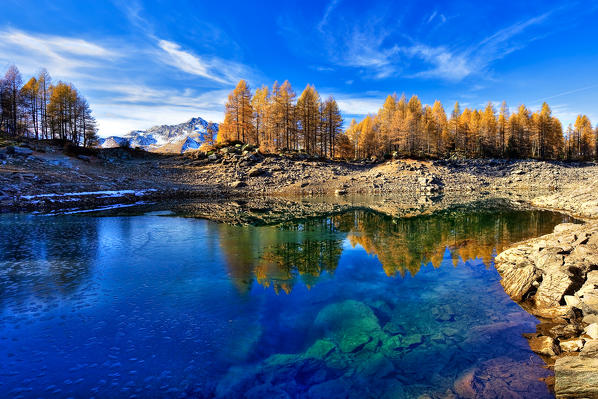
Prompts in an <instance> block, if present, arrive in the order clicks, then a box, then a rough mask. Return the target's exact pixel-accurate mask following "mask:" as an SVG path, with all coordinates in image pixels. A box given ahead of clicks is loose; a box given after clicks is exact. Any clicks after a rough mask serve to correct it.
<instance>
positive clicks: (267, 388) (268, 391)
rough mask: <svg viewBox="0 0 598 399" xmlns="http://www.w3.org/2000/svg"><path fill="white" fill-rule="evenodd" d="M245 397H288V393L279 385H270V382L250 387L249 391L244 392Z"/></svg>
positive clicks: (249, 398)
mask: <svg viewBox="0 0 598 399" xmlns="http://www.w3.org/2000/svg"><path fill="white" fill-rule="evenodd" d="M244 397H245V398H247V399H263V398H272V399H287V398H290V396H289V394H288V393H286V392H285V391H284V390H282V389H281V388H279V387H275V386H272V385H270V384H263V385H257V386H255V387H253V388H251V389H250V390H249V391H247V392H246V393H245V396H244Z"/></svg>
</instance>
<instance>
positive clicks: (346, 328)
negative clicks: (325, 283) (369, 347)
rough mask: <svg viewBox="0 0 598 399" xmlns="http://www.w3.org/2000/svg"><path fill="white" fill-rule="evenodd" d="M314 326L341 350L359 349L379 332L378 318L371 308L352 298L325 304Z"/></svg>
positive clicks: (352, 350) (351, 350)
mask: <svg viewBox="0 0 598 399" xmlns="http://www.w3.org/2000/svg"><path fill="white" fill-rule="evenodd" d="M314 326H315V327H316V329H318V330H321V331H323V332H324V335H325V336H327V337H329V338H330V339H331V340H332V341H333V342H335V343H336V344H337V345H338V347H339V349H340V350H341V351H343V352H354V351H356V350H358V349H360V347H362V346H364V345H365V344H367V343H368V342H370V340H371V339H372V337H373V336H374V335H377V334H376V333H379V332H380V325H379V324H378V318H377V317H376V315H375V314H374V312H373V311H372V309H370V308H369V307H368V306H367V305H366V304H364V303H362V302H358V301H354V300H346V301H344V302H340V303H334V304H332V305H328V306H326V307H325V308H324V309H322V310H321V311H320V313H318V316H317V317H316V320H315V322H314Z"/></svg>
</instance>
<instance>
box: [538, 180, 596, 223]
mask: <svg viewBox="0 0 598 399" xmlns="http://www.w3.org/2000/svg"><path fill="white" fill-rule="evenodd" d="M596 190H598V181H594V182H591V183H589V184H579V185H577V187H575V188H574V189H572V190H568V191H566V192H565V193H556V194H552V195H544V196H540V197H538V198H535V199H534V200H533V201H532V203H533V205H536V206H539V207H542V208H551V209H559V210H563V211H567V212H569V213H572V214H575V215H577V216H581V217H586V218H595V217H598V197H596Z"/></svg>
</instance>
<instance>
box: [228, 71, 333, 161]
mask: <svg viewBox="0 0 598 399" xmlns="http://www.w3.org/2000/svg"><path fill="white" fill-rule="evenodd" d="M342 126H343V118H342V117H341V113H340V110H339V107H338V104H337V103H336V101H335V100H334V98H333V97H329V98H327V99H326V100H324V101H322V100H321V98H320V95H319V94H318V91H317V90H316V88H315V87H314V86H313V85H307V87H305V89H304V90H303V92H302V93H301V95H300V96H299V97H298V98H297V95H296V93H295V91H294V90H293V88H292V87H291V84H290V83H289V82H288V81H285V82H284V83H283V84H282V85H281V84H279V83H278V82H275V83H274V85H273V86H272V88H271V89H270V88H269V87H267V86H262V87H260V88H258V89H256V91H255V93H254V94H252V93H251V89H250V88H249V85H248V84H247V82H246V81H244V80H241V81H240V82H239V83H238V84H237V87H236V88H235V89H234V90H233V91H232V92H231V93H230V95H229V96H228V101H227V103H226V106H225V114H224V122H223V123H222V124H221V125H220V129H219V132H218V138H217V142H219V143H224V142H232V141H241V142H244V143H249V144H252V145H255V146H258V147H260V149H261V150H262V151H265V152H273V151H281V150H296V151H297V150H303V151H305V152H307V153H309V154H312V155H318V156H324V157H330V158H334V157H335V156H337V155H338V151H337V144H338V142H339V137H340V136H342V135H343V134H342V133H343V130H342Z"/></svg>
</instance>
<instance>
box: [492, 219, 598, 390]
mask: <svg viewBox="0 0 598 399" xmlns="http://www.w3.org/2000/svg"><path fill="white" fill-rule="evenodd" d="M496 262H497V270H498V271H499V273H500V274H501V275H502V277H503V279H502V281H501V283H502V285H503V286H504V287H505V291H506V292H507V293H508V294H509V295H511V297H512V298H513V299H514V300H516V301H518V302H520V303H522V304H523V305H524V306H525V308H526V309H528V310H529V311H530V312H531V313H532V314H535V315H537V316H539V317H542V318H543V319H545V320H547V321H546V322H545V323H543V324H540V325H539V326H538V329H537V334H532V335H530V341H529V343H530V347H531V349H532V350H533V351H534V352H536V353H538V354H540V355H542V356H544V357H545V359H546V361H547V363H548V364H549V365H550V366H553V367H554V370H555V373H556V381H555V391H556V394H557V397H563V398H578V397H579V398H585V397H597V396H598V388H597V387H598V383H597V381H596V378H595V376H596V375H598V362H597V359H598V356H597V355H596V351H595V350H594V348H595V345H596V342H598V270H596V268H597V265H598V224H596V223H595V222H590V223H586V224H582V225H579V224H577V225H576V224H571V223H567V224H561V225H558V226H556V227H555V229H554V232H553V233H552V234H549V235H545V236H542V237H539V238H535V239H531V240H529V241H526V242H524V243H521V244H519V245H518V246H516V247H514V248H512V249H509V250H506V251H505V252H503V253H501V254H500V255H499V256H498V257H497V258H496Z"/></svg>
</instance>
